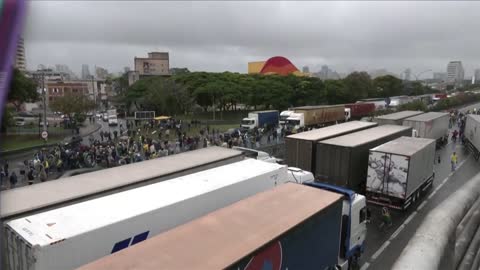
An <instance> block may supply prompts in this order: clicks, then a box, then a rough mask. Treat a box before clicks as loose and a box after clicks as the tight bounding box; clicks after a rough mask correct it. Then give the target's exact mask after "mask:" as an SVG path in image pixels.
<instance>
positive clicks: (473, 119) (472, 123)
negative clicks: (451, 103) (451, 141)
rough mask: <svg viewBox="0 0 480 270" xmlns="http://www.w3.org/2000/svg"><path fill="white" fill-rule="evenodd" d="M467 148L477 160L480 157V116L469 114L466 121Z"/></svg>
mask: <svg viewBox="0 0 480 270" xmlns="http://www.w3.org/2000/svg"><path fill="white" fill-rule="evenodd" d="M464 136H465V146H466V147H467V148H468V149H469V150H470V151H471V152H472V153H473V156H474V158H475V159H476V160H478V158H479V157H480V115H475V114H467V119H466V121H465V131H464Z"/></svg>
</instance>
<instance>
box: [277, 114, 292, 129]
mask: <svg viewBox="0 0 480 270" xmlns="http://www.w3.org/2000/svg"><path fill="white" fill-rule="evenodd" d="M293 113H295V112H294V111H290V110H287V111H283V112H281V113H280V120H279V121H278V122H279V124H280V126H282V127H285V125H286V124H287V118H288V117H290V116H291V115H292V114H293Z"/></svg>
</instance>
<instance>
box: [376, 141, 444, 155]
mask: <svg viewBox="0 0 480 270" xmlns="http://www.w3.org/2000/svg"><path fill="white" fill-rule="evenodd" d="M432 144H433V145H435V140H433V139H425V138H413V137H400V138H397V139H395V140H393V141H389V142H387V143H384V144H382V145H380V146H377V147H375V148H373V149H371V151H378V152H385V153H392V154H398V155H403V156H412V155H413V154H415V153H416V152H418V151H419V150H420V149H423V148H425V147H428V146H429V145H432Z"/></svg>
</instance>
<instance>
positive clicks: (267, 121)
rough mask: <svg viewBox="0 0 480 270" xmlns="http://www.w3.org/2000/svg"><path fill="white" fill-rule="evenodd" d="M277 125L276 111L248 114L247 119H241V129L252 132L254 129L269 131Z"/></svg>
mask: <svg viewBox="0 0 480 270" xmlns="http://www.w3.org/2000/svg"><path fill="white" fill-rule="evenodd" d="M277 125H278V111H275V110H271V111H258V112H249V113H248V117H247V118H243V119H242V124H241V127H242V128H243V129H248V130H252V129H254V128H267V129H271V128H273V127H276V126H277Z"/></svg>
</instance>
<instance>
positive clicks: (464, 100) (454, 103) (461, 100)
mask: <svg viewBox="0 0 480 270" xmlns="http://www.w3.org/2000/svg"><path fill="white" fill-rule="evenodd" d="M478 101H480V94H473V93H460V94H458V95H456V96H453V97H449V98H445V99H441V100H439V101H438V102H437V103H436V104H435V106H433V107H432V111H443V110H447V109H450V108H453V107H458V106H461V105H465V104H470V103H475V102H478Z"/></svg>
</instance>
